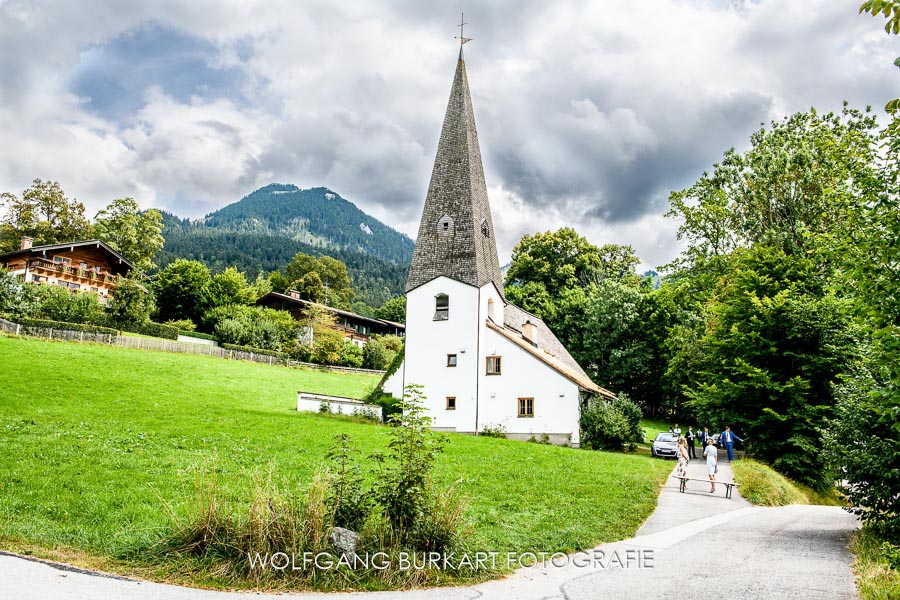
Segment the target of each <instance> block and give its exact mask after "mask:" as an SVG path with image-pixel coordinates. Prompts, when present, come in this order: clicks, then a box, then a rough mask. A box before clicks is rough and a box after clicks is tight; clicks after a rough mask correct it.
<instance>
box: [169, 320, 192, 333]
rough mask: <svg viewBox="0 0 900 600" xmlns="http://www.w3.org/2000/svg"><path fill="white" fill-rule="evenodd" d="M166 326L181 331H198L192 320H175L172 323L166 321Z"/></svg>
mask: <svg viewBox="0 0 900 600" xmlns="http://www.w3.org/2000/svg"><path fill="white" fill-rule="evenodd" d="M165 324H166V325H169V326H170V327H174V328H175V329H178V330H179V331H194V330H195V329H197V326H196V325H195V324H194V322H193V321H191V320H190V319H174V320H170V321H166V323H165Z"/></svg>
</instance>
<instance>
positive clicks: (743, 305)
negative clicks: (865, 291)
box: [686, 245, 858, 489]
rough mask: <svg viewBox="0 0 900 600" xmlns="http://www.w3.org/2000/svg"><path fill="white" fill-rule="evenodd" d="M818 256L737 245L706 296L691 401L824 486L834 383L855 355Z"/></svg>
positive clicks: (779, 465)
mask: <svg viewBox="0 0 900 600" xmlns="http://www.w3.org/2000/svg"><path fill="white" fill-rule="evenodd" d="M822 283H823V282H822V280H821V278H820V277H818V275H817V273H816V267H815V264H814V262H813V261H811V260H809V259H806V258H801V257H796V256H788V255H787V254H785V253H784V251H783V250H781V249H780V248H771V247H767V246H763V245H758V246H755V247H753V248H752V249H748V250H742V251H739V252H737V253H736V255H735V257H734V263H733V267H732V269H730V270H729V272H728V273H727V274H726V275H725V276H723V277H722V279H721V280H720V283H719V285H718V286H717V289H716V291H715V298H716V299H715V301H714V302H712V303H710V304H708V305H707V307H706V311H707V313H706V314H707V327H706V331H705V332H704V333H703V335H702V337H701V338H700V340H699V346H700V350H701V353H700V354H701V358H700V360H699V361H698V364H697V365H696V367H697V368H698V371H697V373H696V375H695V377H694V381H693V382H692V385H691V387H690V388H689V389H687V390H686V394H687V396H688V397H689V398H690V400H689V402H688V404H689V405H690V407H691V408H693V409H694V411H695V413H696V414H697V415H698V416H699V417H701V418H702V419H703V420H704V421H706V422H710V423H716V424H718V425H719V426H724V425H731V426H732V427H733V428H734V429H735V430H736V431H740V432H741V434H740V435H741V436H742V437H744V438H746V439H748V440H749V441H750V444H752V445H751V446H750V450H751V452H752V453H753V454H754V455H755V456H758V457H760V458H762V459H763V460H765V461H766V462H768V463H770V464H772V466H774V467H775V468H776V469H778V470H779V471H781V472H783V473H785V474H787V475H789V476H790V477H792V478H794V479H796V480H798V481H801V482H803V483H805V484H807V485H811V486H814V487H816V488H820V489H821V488H823V487H825V486H827V485H829V484H830V483H831V482H832V481H833V479H831V478H830V477H829V475H830V473H829V471H828V469H827V468H826V467H827V465H826V463H825V461H824V459H823V458H822V453H821V447H822V436H821V428H822V427H824V426H825V424H826V422H827V420H828V419H830V418H832V417H833V416H834V407H835V403H836V401H835V396H834V391H833V385H835V384H836V383H837V382H838V379H839V377H840V376H841V375H842V374H843V373H845V372H846V371H847V370H848V369H849V368H850V367H851V366H852V365H853V364H854V363H855V361H856V359H857V352H858V338H857V335H856V333H855V328H854V326H853V324H852V322H851V318H850V316H849V313H850V311H849V310H848V308H849V307H848V303H847V302H846V301H845V300H841V299H840V298H838V297H836V296H835V295H834V294H830V293H826V292H824V290H823V286H822Z"/></svg>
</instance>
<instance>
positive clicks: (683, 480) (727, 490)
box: [675, 476, 741, 500]
mask: <svg viewBox="0 0 900 600" xmlns="http://www.w3.org/2000/svg"><path fill="white" fill-rule="evenodd" d="M675 479H678V480H679V484H678V491H679V492H681V493H682V494H683V493H684V490H685V489H686V488H687V482H688V481H702V482H703V483H708V484H711V483H712V482H711V481H710V480H709V479H696V478H694V477H678V476H675ZM716 485H724V486H725V497H726V498H728V499H729V500H730V499H731V490H732V489H733V488H736V487H738V486H740V485H741V484H739V483H733V482H732V483H728V482H724V481H717V482H716Z"/></svg>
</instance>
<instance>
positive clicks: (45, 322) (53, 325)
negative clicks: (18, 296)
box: [16, 317, 119, 335]
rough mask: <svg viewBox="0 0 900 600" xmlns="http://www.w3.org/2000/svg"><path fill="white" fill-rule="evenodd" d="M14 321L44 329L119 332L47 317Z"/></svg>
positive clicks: (108, 333) (109, 333)
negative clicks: (52, 319)
mask: <svg viewBox="0 0 900 600" xmlns="http://www.w3.org/2000/svg"><path fill="white" fill-rule="evenodd" d="M16 322H17V323H18V324H19V325H21V326H22V327H43V328H45V329H59V330H61V331H82V332H84V333H103V334H106V335H118V334H119V332H118V331H116V330H115V329H110V328H109V327H100V326H99V325H88V324H85V323H66V322H65V321H51V320H49V319H30V318H28V317H20V318H17V319H16Z"/></svg>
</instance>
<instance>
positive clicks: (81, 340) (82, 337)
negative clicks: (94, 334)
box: [78, 331, 84, 342]
mask: <svg viewBox="0 0 900 600" xmlns="http://www.w3.org/2000/svg"><path fill="white" fill-rule="evenodd" d="M78 341H79V342H83V341H84V331H82V332H81V339H80V340H78Z"/></svg>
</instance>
